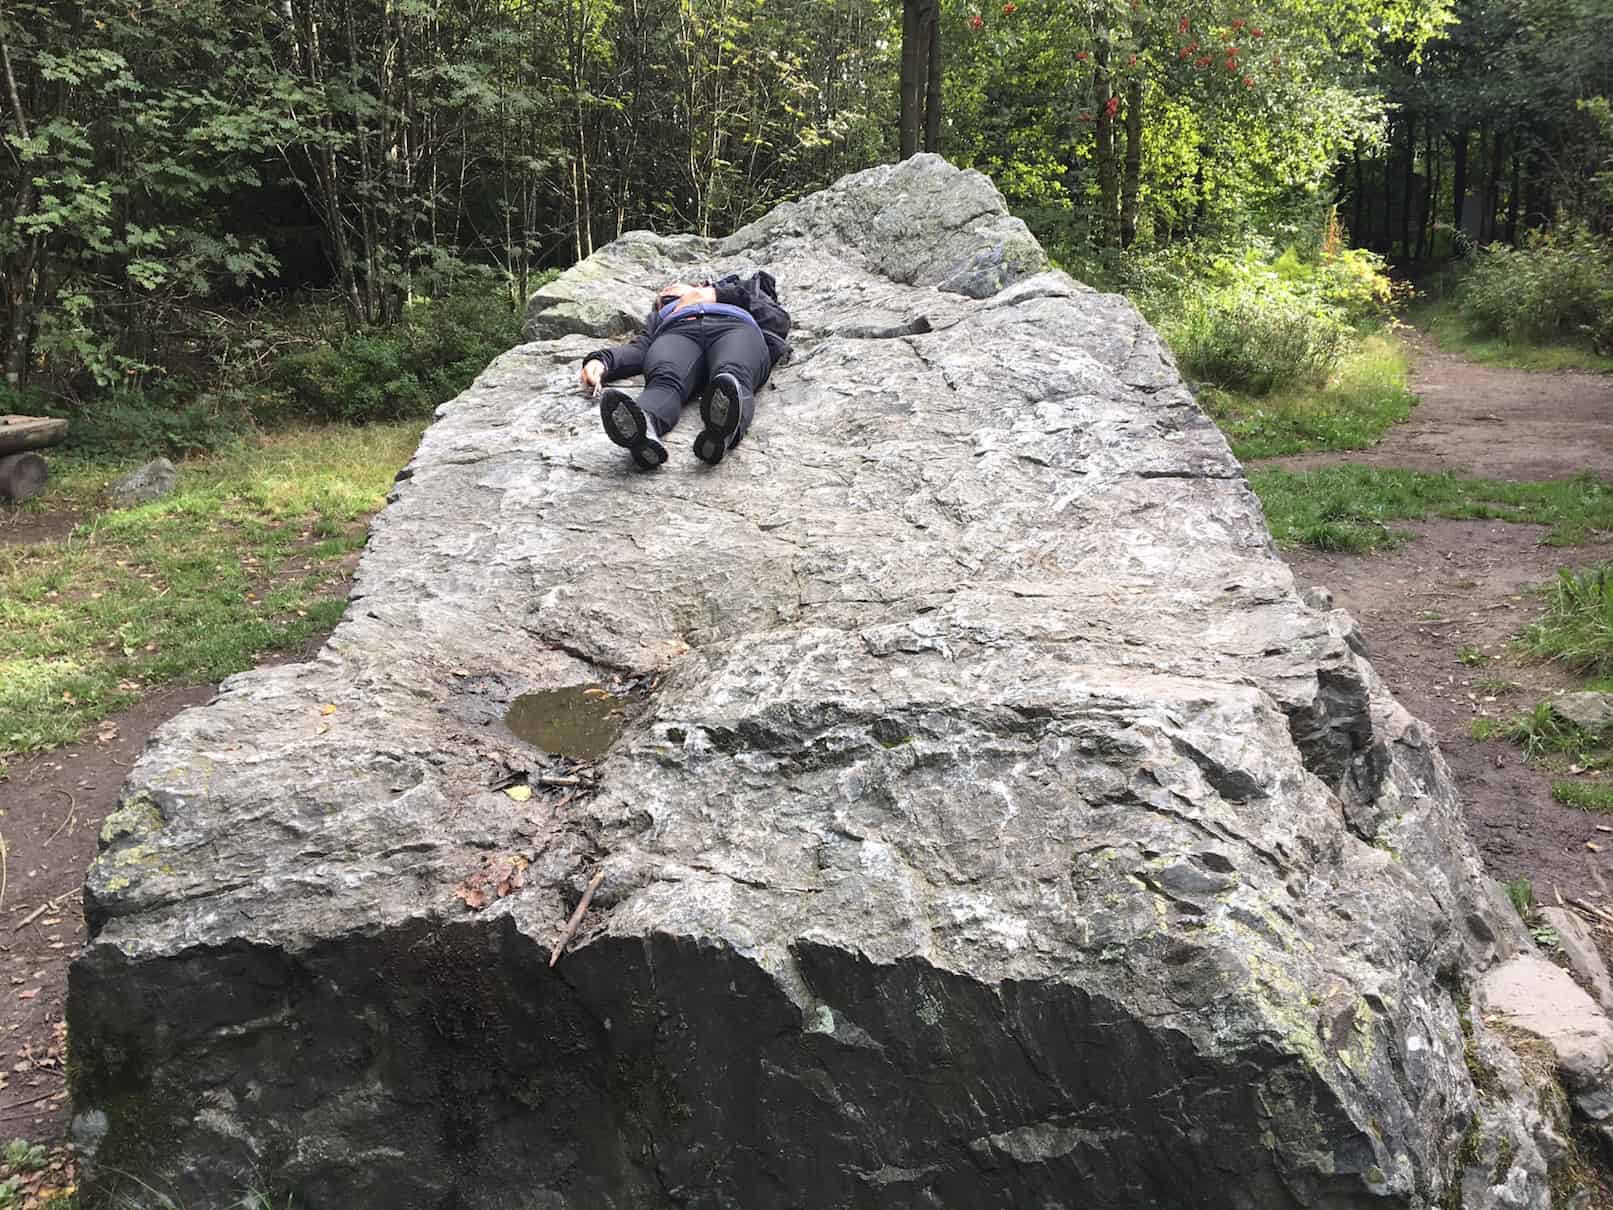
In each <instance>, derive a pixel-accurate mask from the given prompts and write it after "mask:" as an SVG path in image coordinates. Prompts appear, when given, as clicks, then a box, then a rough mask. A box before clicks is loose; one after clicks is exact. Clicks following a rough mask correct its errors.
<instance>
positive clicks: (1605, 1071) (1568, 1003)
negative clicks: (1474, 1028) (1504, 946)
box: [1479, 953, 1613, 1122]
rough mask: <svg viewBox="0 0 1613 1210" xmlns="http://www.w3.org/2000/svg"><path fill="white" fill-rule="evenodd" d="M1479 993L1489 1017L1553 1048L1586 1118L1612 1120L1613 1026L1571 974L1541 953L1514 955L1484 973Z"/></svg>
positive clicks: (1564, 1081) (1565, 1080)
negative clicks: (1491, 1015)
mask: <svg viewBox="0 0 1613 1210" xmlns="http://www.w3.org/2000/svg"><path fill="white" fill-rule="evenodd" d="M1479 990H1480V997H1481V1003H1482V1004H1483V1006H1484V1008H1485V1010H1486V1012H1487V1013H1490V1014H1493V1015H1494V1016H1495V1017H1498V1018H1500V1019H1501V1020H1502V1021H1504V1022H1505V1023H1506V1024H1508V1025H1510V1026H1512V1027H1513V1028H1515V1029H1520V1030H1523V1031H1524V1032H1525V1033H1527V1034H1531V1035H1533V1036H1534V1037H1537V1038H1540V1039H1543V1040H1544V1041H1546V1042H1548V1043H1550V1044H1551V1048H1552V1051H1553V1053H1555V1055H1556V1057H1557V1067H1558V1070H1559V1071H1560V1072H1561V1074H1562V1078H1563V1083H1564V1085H1565V1086H1566V1087H1567V1089H1568V1091H1569V1092H1570V1093H1571V1094H1572V1095H1573V1097H1574V1101H1575V1105H1576V1106H1577V1107H1578V1108H1579V1110H1580V1111H1581V1112H1582V1113H1584V1114H1585V1115H1586V1116H1587V1117H1588V1118H1590V1119H1591V1120H1593V1121H1597V1122H1601V1121H1606V1120H1608V1119H1613V1025H1610V1024H1609V1022H1608V1019H1607V1016H1606V1014H1604V1013H1603V1011H1602V1010H1601V1008H1599V1007H1598V1006H1597V1004H1596V1002H1595V1001H1594V1000H1592V999H1591V997H1590V996H1589V994H1587V993H1586V991H1585V989H1584V988H1582V987H1580V985H1579V984H1577V983H1575V982H1574V980H1573V979H1572V978H1571V977H1570V976H1569V974H1568V972H1567V971H1565V970H1563V968H1562V967H1560V966H1557V965H1555V964H1553V963H1551V962H1548V961H1546V959H1544V958H1542V957H1541V956H1540V955H1539V954H1532V953H1524V954H1515V955H1514V956H1513V957H1511V958H1509V959H1508V960H1507V961H1505V962H1503V963H1500V964H1499V965H1497V966H1495V967H1493V968H1491V969H1490V970H1489V971H1487V972H1485V974H1484V977H1483V979H1482V980H1481V981H1480V984H1479Z"/></svg>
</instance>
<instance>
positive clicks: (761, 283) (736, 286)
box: [583, 269, 790, 382]
mask: <svg viewBox="0 0 1613 1210" xmlns="http://www.w3.org/2000/svg"><path fill="white" fill-rule="evenodd" d="M710 285H711V287H712V288H713V289H714V290H715V291H716V293H717V301H718V302H719V303H721V304H723V305H724V306H729V307H739V308H741V309H742V310H744V311H746V312H747V313H748V314H749V315H750V317H751V318H752V319H753V320H755V321H756V326H757V327H758V328H759V329H761V333H762V339H763V340H765V341H766V342H767V355H768V358H769V359H770V360H769V365H770V366H776V365H778V363H779V362H780V361H782V360H784V359H785V358H786V357H787V356H788V355H789V353H790V340H789V337H790V313H789V312H788V311H786V310H785V309H784V308H783V307H781V306H779V301H778V283H777V282H776V281H774V279H773V275H772V274H771V273H769V272H767V270H765V269H758V270H757V271H756V272H755V273H752V274H751V275H750V276H749V277H741V276H740V275H739V274H737V273H730V274H729V275H728V276H727V277H720V278H718V279H717V280H716V281H714V282H711V283H710ZM673 301H675V299H674V297H673V296H670V295H667V296H662V297H659V298H657V299H656V300H655V302H654V304H653V305H652V306H651V307H650V313H649V315H648V317H646V319H645V321H644V330H643V331H642V332H640V333H639V334H638V335H637V336H635V337H633V339H632V340H630V341H628V342H627V343H626V344H625V345H613V346H612V347H610V348H608V349H596V350H595V351H594V352H592V353H590V354H588V356H587V357H585V358H583V361H584V363H585V364H586V363H587V362H589V361H593V360H595V359H597V360H599V361H602V362H604V363H605V380H606V381H607V382H610V381H614V380H615V379H618V378H631V377H632V376H633V375H635V374H642V373H643V372H644V354H645V353H646V352H647V351H648V349H649V347H650V343H651V342H652V341H653V340H654V339H655V337H656V335H657V334H658V333H659V332H660V331H661V330H662V329H663V328H664V327H665V326H666V325H665V324H664V323H663V322H662V320H661V310H662V308H663V307H665V306H666V304H667V303H669V302H673ZM679 314H680V315H681V314H682V312H680V313H679ZM674 322H675V321H674Z"/></svg>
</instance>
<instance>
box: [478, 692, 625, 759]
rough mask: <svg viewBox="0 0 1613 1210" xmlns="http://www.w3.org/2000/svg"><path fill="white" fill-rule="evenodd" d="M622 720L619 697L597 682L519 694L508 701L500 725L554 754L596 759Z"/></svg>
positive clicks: (618, 729) (606, 746) (609, 743)
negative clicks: (508, 703) (507, 708)
mask: <svg viewBox="0 0 1613 1210" xmlns="http://www.w3.org/2000/svg"><path fill="white" fill-rule="evenodd" d="M623 719H624V714H623V710H622V702H621V700H620V699H619V698H617V697H614V696H613V695H611V694H610V693H607V692H606V691H605V690H604V689H602V688H600V687H599V686H598V685H568V686H567V687H566V688H564V689H547V690H545V691H544V692H542V693H523V694H522V695H521V696H520V697H518V698H516V699H515V700H514V701H513V702H511V703H510V708H509V711H508V712H507V713H506V714H505V715H504V725H505V726H506V727H508V728H509V729H510V730H511V731H513V732H515V734H516V735H518V736H520V737H521V738H522V739H524V740H526V742H527V743H529V744H531V745H532V746H533V747H536V748H541V749H543V751H545V752H550V753H553V754H554V755H555V756H569V757H572V758H573V759H575V760H596V759H598V758H599V757H601V756H603V755H605V750H606V749H607V748H609V747H610V745H611V741H612V740H614V739H615V738H616V736H617V733H618V732H620V731H621V729H622V722H623Z"/></svg>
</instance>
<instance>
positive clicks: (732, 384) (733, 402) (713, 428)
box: [694, 374, 744, 466]
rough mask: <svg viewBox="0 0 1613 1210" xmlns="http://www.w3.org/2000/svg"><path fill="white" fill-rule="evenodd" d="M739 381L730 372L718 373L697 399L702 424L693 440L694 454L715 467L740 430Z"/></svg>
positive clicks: (741, 412)
mask: <svg viewBox="0 0 1613 1210" xmlns="http://www.w3.org/2000/svg"><path fill="white" fill-rule="evenodd" d="M739 392H740V386H739V383H738V382H737V381H736V380H735V379H734V378H733V376H732V375H729V374H719V375H718V376H717V381H716V382H713V383H712V384H711V385H710V386H708V387H707V388H706V393H705V394H704V395H703V396H702V397H701V399H700V420H701V422H702V423H703V424H704V425H705V427H704V428H703V429H701V430H700V434H699V436H697V437H696V438H695V439H694V456H695V457H696V458H698V459H700V461H702V462H707V463H710V464H711V465H712V466H716V465H717V464H718V463H719V462H721V461H722V460H723V456H724V455H725V454H727V453H728V447H729V446H730V445H732V444H733V441H734V434H735V433H737V432H739V421H740V417H741V416H742V415H743V414H744V413H743V411H742V409H741V407H740V399H739Z"/></svg>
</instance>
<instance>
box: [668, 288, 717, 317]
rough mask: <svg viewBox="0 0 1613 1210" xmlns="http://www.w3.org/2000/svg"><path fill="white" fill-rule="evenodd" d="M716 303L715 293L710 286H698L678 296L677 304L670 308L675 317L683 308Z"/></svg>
mask: <svg viewBox="0 0 1613 1210" xmlns="http://www.w3.org/2000/svg"><path fill="white" fill-rule="evenodd" d="M716 301H717V291H716V290H714V289H713V288H712V287H710V286H700V287H697V288H695V289H691V290H689V291H687V292H686V293H684V294H680V295H679V296H678V303H677V305H676V306H675V307H673V308H672V313H673V314H674V315H675V314H677V313H678V312H679V311H681V310H683V309H684V308H685V307H693V306H695V305H697V304H699V303H714V302H716Z"/></svg>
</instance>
